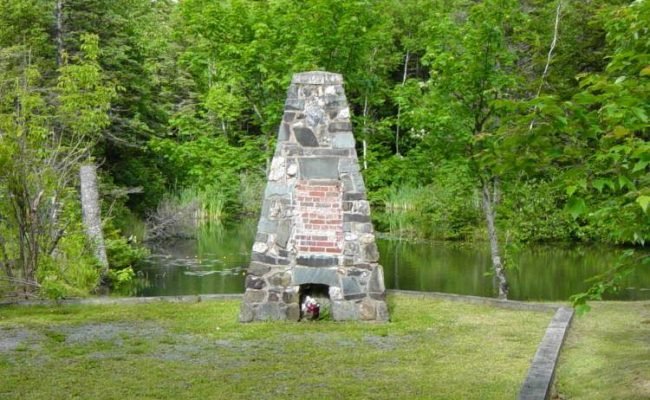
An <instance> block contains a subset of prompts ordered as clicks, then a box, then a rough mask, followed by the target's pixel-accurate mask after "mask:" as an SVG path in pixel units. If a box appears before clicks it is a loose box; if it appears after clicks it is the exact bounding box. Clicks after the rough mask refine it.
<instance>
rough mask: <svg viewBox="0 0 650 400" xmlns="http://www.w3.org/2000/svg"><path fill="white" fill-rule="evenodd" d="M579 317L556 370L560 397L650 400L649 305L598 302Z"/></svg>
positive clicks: (590, 399)
mask: <svg viewBox="0 0 650 400" xmlns="http://www.w3.org/2000/svg"><path fill="white" fill-rule="evenodd" d="M591 307H592V310H591V311H590V312H588V313H586V314H584V315H582V316H578V317H575V319H574V320H573V324H572V326H571V330H570V331H569V336H568V338H567V340H566V342H565V344H564V348H563V350H562V354H561V355H560V361H559V366H558V370H557V372H556V385H555V391H556V396H557V397H556V398H562V399H572V400H574V399H575V400H581V399H584V400H587V399H588V400H600V399H602V400H609V399H617V400H637V399H638V400H641V399H644V400H645V399H650V302H648V301H645V302H624V303H623V302H602V303H598V302H594V303H591Z"/></svg>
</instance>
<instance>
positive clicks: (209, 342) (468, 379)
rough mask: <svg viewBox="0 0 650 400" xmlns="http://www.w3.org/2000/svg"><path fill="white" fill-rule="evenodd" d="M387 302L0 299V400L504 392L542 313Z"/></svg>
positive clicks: (545, 318)
mask: <svg viewBox="0 0 650 400" xmlns="http://www.w3.org/2000/svg"><path fill="white" fill-rule="evenodd" d="M389 301H390V303H391V306H392V322H390V323H387V324H375V323H336V322H322V321H321V322H301V323H254V324H240V323H238V322H237V321H236V320H237V313H238V310H239V301H237V300H225V301H214V302H202V303H193V304H187V303H186V304H182V303H155V304H134V305H102V306H91V305H75V306H61V307H5V308H0V398H2V399H48V400H49V399H73V398H80V399H81V398H82V399H132V398H139V399H162V398H169V399H251V398H255V399H287V398H296V399H332V398H342V399H418V398H426V399H499V400H501V399H512V398H515V397H516V394H517V392H518V390H519V387H520V385H521V383H522V382H523V380H524V377H525V374H526V371H527V369H528V367H529V364H530V361H531V360H532V358H533V355H534V354H535V350H536V348H537V345H538V344H539V341H540V340H541V338H542V336H543V334H544V331H545V328H546V326H547V324H548V323H549V321H550V319H551V317H552V313H551V312H547V313H543V312H530V311H512V310H503V309H498V308H493V307H490V306H480V305H471V304H461V303H451V302H446V301H441V300H435V299H419V298H411V297H407V296H400V295H394V296H392V297H391V298H390V300H389ZM636 359H637V360H639V358H638V355H637V358H636ZM639 362H640V361H639ZM646 378H647V376H646Z"/></svg>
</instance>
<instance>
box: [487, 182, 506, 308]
mask: <svg viewBox="0 0 650 400" xmlns="http://www.w3.org/2000/svg"><path fill="white" fill-rule="evenodd" d="M482 186H483V188H482V189H483V213H484V214H485V222H486V223H487V230H488V237H489V239H490V254H491V256H492V267H493V268H494V277H495V279H496V283H497V289H498V291H499V299H501V300H507V299H508V282H507V280H506V274H505V270H504V268H503V264H502V262H501V255H500V253H499V238H498V237H497V230H496V226H495V224H494V220H495V215H496V213H495V210H494V206H495V204H496V202H495V198H496V186H495V187H494V188H495V193H490V183H489V181H487V180H486V181H483V184H482Z"/></svg>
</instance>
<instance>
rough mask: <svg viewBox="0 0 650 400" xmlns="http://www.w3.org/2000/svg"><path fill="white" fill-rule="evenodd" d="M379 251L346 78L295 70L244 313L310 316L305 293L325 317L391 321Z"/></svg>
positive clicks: (246, 316) (248, 316) (253, 317)
mask: <svg viewBox="0 0 650 400" xmlns="http://www.w3.org/2000/svg"><path fill="white" fill-rule="evenodd" d="M378 259H379V253H378V251H377V245H376V243H375V235H374V231H373V227H372V222H371V220H370V207H369V204H368V201H367V200H366V193H365V186H364V184H363V177H362V176H361V173H360V171H359V165H358V160H357V154H356V149H355V141H354V136H353V135H352V125H351V123H350V109H349V107H348V104H347V100H346V98H345V92H344V90H343V79H342V77H341V75H339V74H333V73H328V72H304V73H299V74H295V75H294V76H293V80H292V82H291V86H290V87H289V90H288V93H287V100H286V103H285V108H284V116H283V118H282V123H281V125H280V128H279V132H278V143H277V147H276V150H275V154H274V156H273V161H272V163H271V166H270V169H269V173H268V183H267V185H266V190H265V192H264V203H263V205H262V213H261V216H260V220H259V224H258V227H257V236H256V237H255V243H254V245H253V252H252V256H251V263H250V265H249V267H248V271H247V275H246V293H245V294H244V300H243V303H242V305H241V311H240V315H239V319H240V321H242V322H250V321H258V320H291V321H298V320H300V319H307V314H306V313H305V300H306V299H307V301H312V299H316V301H318V304H319V306H320V307H321V308H322V309H321V310H320V316H323V315H324V314H325V315H328V314H329V316H330V317H331V318H332V319H334V320H337V321H344V320H365V321H387V320H388V309H387V307H386V302H385V289H384V276H383V272H382V271H383V270H382V267H381V265H379V264H378V262H377V261H378ZM309 315H313V314H309ZM316 315H319V313H318V312H316Z"/></svg>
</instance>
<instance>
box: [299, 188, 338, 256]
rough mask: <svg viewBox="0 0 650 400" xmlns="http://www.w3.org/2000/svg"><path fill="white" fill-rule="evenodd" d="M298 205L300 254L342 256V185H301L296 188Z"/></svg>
mask: <svg viewBox="0 0 650 400" xmlns="http://www.w3.org/2000/svg"><path fill="white" fill-rule="evenodd" d="M294 201H295V210H296V213H297V218H296V220H295V221H296V224H295V227H294V228H295V229H294V232H295V240H296V247H297V248H298V251H299V252H301V253H303V254H304V253H327V254H340V253H341V252H342V250H343V210H342V208H341V205H342V190H341V184H340V182H309V181H303V182H300V183H298V184H297V185H296V191H295V198H294Z"/></svg>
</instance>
